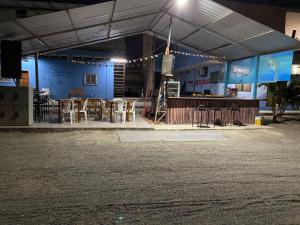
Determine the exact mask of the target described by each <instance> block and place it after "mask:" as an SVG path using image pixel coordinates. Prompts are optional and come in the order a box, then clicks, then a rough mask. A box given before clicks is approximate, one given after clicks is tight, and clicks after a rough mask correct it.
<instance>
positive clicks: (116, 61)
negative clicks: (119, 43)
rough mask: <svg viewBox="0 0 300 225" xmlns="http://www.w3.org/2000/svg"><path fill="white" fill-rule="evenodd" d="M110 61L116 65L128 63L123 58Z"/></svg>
mask: <svg viewBox="0 0 300 225" xmlns="http://www.w3.org/2000/svg"><path fill="white" fill-rule="evenodd" d="M110 61H112V62H114V63H127V59H123V58H112V59H110Z"/></svg>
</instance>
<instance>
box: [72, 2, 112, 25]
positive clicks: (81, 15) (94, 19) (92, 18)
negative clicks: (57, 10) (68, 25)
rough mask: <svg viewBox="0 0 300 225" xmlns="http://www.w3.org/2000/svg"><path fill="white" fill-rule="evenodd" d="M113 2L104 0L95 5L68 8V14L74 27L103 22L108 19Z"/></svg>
mask: <svg viewBox="0 0 300 225" xmlns="http://www.w3.org/2000/svg"><path fill="white" fill-rule="evenodd" d="M112 8H113V2H104V3H101V4H97V5H90V6H85V7H80V8H75V9H70V11H69V12H70V15H71V17H72V20H73V22H74V25H75V27H77V28H78V27H83V26H90V25H94V24H103V23H105V22H108V21H109V20H110V16H111V11H112Z"/></svg>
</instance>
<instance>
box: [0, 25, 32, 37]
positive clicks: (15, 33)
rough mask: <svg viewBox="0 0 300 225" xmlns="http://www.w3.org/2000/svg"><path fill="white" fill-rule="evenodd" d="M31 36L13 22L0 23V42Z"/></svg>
mask: <svg viewBox="0 0 300 225" xmlns="http://www.w3.org/2000/svg"><path fill="white" fill-rule="evenodd" d="M30 36H31V35H30V34H29V33H27V32H26V31H24V30H23V29H22V28H21V27H20V26H18V25H17V24H16V23H14V22H13V21H6V22H2V23H0V40H1V39H7V40H19V39H24V38H28V37H30Z"/></svg>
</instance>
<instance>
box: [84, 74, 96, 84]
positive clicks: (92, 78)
mask: <svg viewBox="0 0 300 225" xmlns="http://www.w3.org/2000/svg"><path fill="white" fill-rule="evenodd" d="M84 85H85V86H97V74H95V73H85V74H84Z"/></svg>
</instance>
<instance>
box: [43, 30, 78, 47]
mask: <svg viewBox="0 0 300 225" xmlns="http://www.w3.org/2000/svg"><path fill="white" fill-rule="evenodd" d="M42 40H43V41H44V42H45V43H47V45H48V46H50V47H51V48H58V47H64V46H66V45H73V44H76V43H79V40H78V39H77V37H76V33H75V32H73V31H72V32H68V33H63V34H57V35H52V36H48V37H44V38H42Z"/></svg>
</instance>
